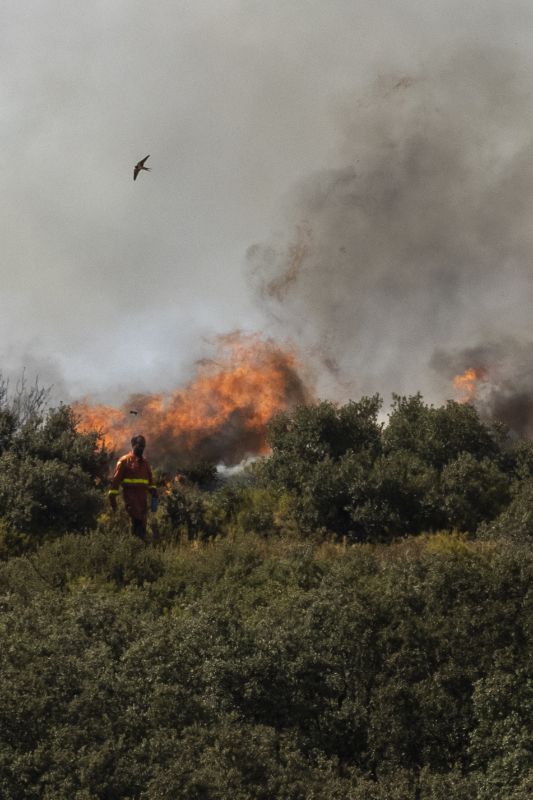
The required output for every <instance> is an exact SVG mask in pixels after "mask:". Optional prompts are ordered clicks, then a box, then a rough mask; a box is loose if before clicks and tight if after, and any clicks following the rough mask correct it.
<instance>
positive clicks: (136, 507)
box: [109, 435, 158, 542]
mask: <svg viewBox="0 0 533 800" xmlns="http://www.w3.org/2000/svg"><path fill="white" fill-rule="evenodd" d="M145 447H146V439H145V438H144V436H141V435H138V436H134V437H133V438H132V440H131V452H130V453H126V455H124V456H122V458H119V460H118V461H117V466H116V467H115V472H114V474H113V478H112V480H111V488H110V489H109V502H110V505H111V510H112V511H116V510H117V494H118V493H119V488H120V487H121V486H122V496H123V497H124V505H125V506H126V511H127V512H128V514H129V515H130V519H131V532H132V533H133V534H134V535H135V536H138V537H139V538H140V539H142V540H143V541H144V542H145V541H146V538H147V530H146V520H147V517H148V495H149V494H150V495H151V510H152V511H155V510H156V509H157V502H158V499H157V487H156V485H155V484H154V481H153V478H152V470H151V469H150V465H149V463H148V461H147V460H146V459H145V458H144V456H143V453H144V448H145Z"/></svg>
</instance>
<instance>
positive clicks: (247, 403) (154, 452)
mask: <svg viewBox="0 0 533 800" xmlns="http://www.w3.org/2000/svg"><path fill="white" fill-rule="evenodd" d="M309 399H310V395H309V391H308V390H307V389H306V387H305V385H304V383H303V381H302V379H301V378H300V376H299V372H298V364H297V360H296V356H295V354H294V353H293V352H292V351H291V350H289V349H282V348H281V347H279V346H278V345H276V344H275V343H274V342H272V341H270V340H264V339H262V338H261V337H260V336H258V335H243V334H240V333H233V334H229V335H226V336H222V337H219V339H218V353H217V358H216V359H210V360H203V361H201V362H199V363H198V364H197V374H196V376H195V377H194V378H193V379H192V380H191V382H190V383H189V384H188V385H187V386H185V388H183V389H176V390H175V391H174V392H172V393H171V394H169V395H163V394H151V395H134V396H132V397H131V398H130V399H129V400H128V402H127V403H126V404H125V405H124V406H122V408H114V407H111V406H105V405H91V403H90V402H88V401H83V402H79V403H76V404H74V411H75V413H76V414H77V415H78V418H79V423H78V429H79V430H82V431H88V430H98V431H100V432H101V433H102V435H103V440H104V443H105V444H106V446H107V447H109V448H110V449H114V450H115V449H117V448H122V449H129V441H130V438H131V436H132V435H134V434H136V433H143V434H144V436H146V439H147V455H148V454H149V457H150V458H151V459H152V460H153V461H154V463H157V464H158V465H161V466H164V467H165V468H167V467H168V468H173V469H175V468H176V465H182V466H186V465H187V464H190V463H194V462H195V461H196V462H197V461H201V460H206V461H212V462H216V463H220V462H223V463H226V464H228V465H232V464H236V463H238V462H239V461H241V460H242V459H243V458H244V457H246V456H247V455H252V454H253V455H255V454H259V453H264V452H266V450H267V442H266V427H267V423H268V422H269V420H270V419H271V418H272V417H273V416H274V414H276V413H278V412H280V411H284V410H287V409H289V408H290V407H293V406H294V405H296V404H298V403H302V402H306V401H308V400H309ZM132 409H135V410H136V411H137V414H136V415H135V416H133V415H132V414H131V410H132Z"/></svg>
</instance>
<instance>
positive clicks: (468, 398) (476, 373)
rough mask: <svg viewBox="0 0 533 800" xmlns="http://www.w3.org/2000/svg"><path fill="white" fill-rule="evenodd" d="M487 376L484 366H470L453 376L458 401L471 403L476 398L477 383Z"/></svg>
mask: <svg viewBox="0 0 533 800" xmlns="http://www.w3.org/2000/svg"><path fill="white" fill-rule="evenodd" d="M486 377H487V370H486V369H485V368H484V367H470V369H466V370H465V371H464V372H463V373H462V374H461V375H456V376H455V377H454V378H453V385H454V388H455V390H456V392H457V393H458V395H459V397H458V401H459V402H460V403H473V402H474V400H475V399H476V394H477V390H478V383H479V382H480V381H484V380H485V379H486Z"/></svg>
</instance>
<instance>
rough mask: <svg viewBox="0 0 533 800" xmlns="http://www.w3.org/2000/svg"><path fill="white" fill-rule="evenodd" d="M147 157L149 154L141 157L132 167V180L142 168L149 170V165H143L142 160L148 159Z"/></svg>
mask: <svg viewBox="0 0 533 800" xmlns="http://www.w3.org/2000/svg"><path fill="white" fill-rule="evenodd" d="M148 158H150V156H145V157H144V158H143V159H141V161H139V163H138V164H135V166H134V168H133V180H135V179H136V178H137V175H138V174H139V172H140V171H141V170H142V169H144V170H146V172H150V167H145V166H144V162H145V161H146V159H148Z"/></svg>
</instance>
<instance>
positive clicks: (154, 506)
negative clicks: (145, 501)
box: [150, 494, 159, 513]
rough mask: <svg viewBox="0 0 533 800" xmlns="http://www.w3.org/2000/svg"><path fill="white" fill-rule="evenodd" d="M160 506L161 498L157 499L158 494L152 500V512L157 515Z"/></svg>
mask: <svg viewBox="0 0 533 800" xmlns="http://www.w3.org/2000/svg"><path fill="white" fill-rule="evenodd" d="M158 506H159V498H158V497H157V495H156V494H153V495H152V499H151V500H150V511H153V512H154V513H155V512H156V511H157V509H158Z"/></svg>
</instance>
